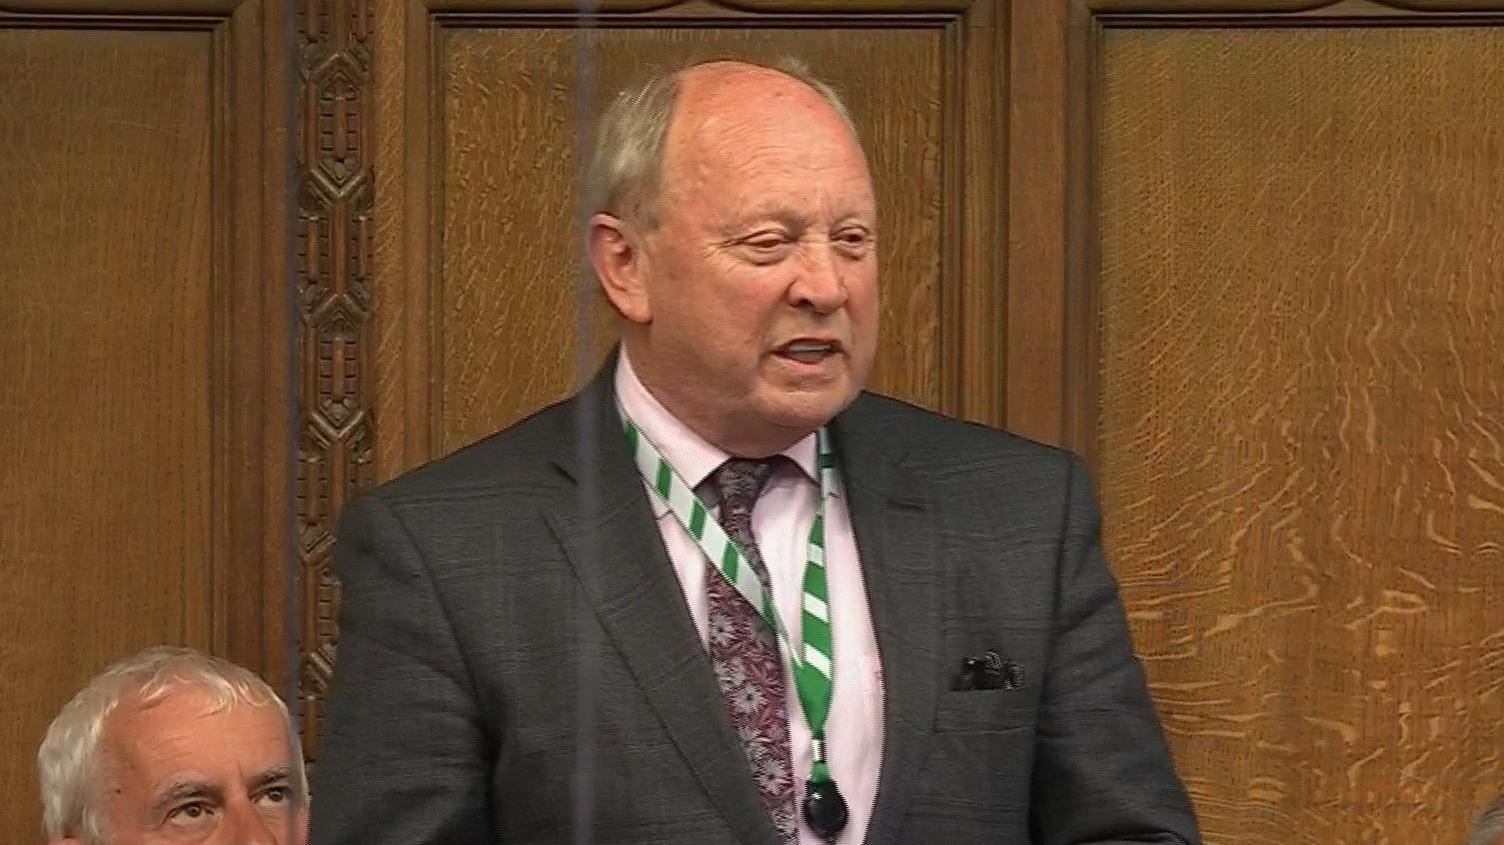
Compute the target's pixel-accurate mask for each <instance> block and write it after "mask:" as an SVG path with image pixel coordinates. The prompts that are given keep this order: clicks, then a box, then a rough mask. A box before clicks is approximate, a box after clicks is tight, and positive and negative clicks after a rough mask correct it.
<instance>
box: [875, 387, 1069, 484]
mask: <svg viewBox="0 0 1504 845" xmlns="http://www.w3.org/2000/svg"><path fill="white" fill-rule="evenodd" d="M851 412H852V416H853V419H854V421H855V422H856V423H857V425H858V426H859V427H860V430H862V431H863V432H865V433H866V434H865V436H878V437H890V438H894V439H898V438H901V439H902V440H903V442H904V446H905V448H906V449H907V451H908V452H909V455H910V457H911V459H912V460H916V461H922V462H927V463H939V464H952V463H956V464H960V465H965V466H972V467H975V466H977V465H978V464H979V463H985V464H994V463H997V462H1007V463H1021V464H1026V465H1038V466H1042V467H1057V468H1060V469H1065V468H1066V467H1067V466H1068V465H1069V463H1070V462H1071V461H1072V460H1074V456H1073V455H1072V453H1071V452H1069V451H1067V450H1065V449H1061V448H1060V447H1058V446H1050V445H1048V444H1045V443H1040V442H1038V441H1036V440H1031V439H1029V438H1027V437H1024V436H1023V435H1021V434H1016V433H1014V432H1011V431H1007V430H1006V429H1001V428H994V427H992V426H989V425H984V424H982V423H977V422H969V421H967V420H961V419H957V418H955V417H949V416H946V415H944V414H940V413H936V412H934V411H930V410H927V409H924V408H921V407H919V406H917V405H913V404H910V403H908V402H905V401H903V400H900V399H895V398H893V397H890V396H883V395H881V394H878V393H866V392H864V393H862V394H861V396H860V397H858V399H857V401H856V402H855V403H854V404H853V405H852V407H851Z"/></svg>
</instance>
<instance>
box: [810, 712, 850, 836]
mask: <svg viewBox="0 0 1504 845" xmlns="http://www.w3.org/2000/svg"><path fill="white" fill-rule="evenodd" d="M814 751H815V761H814V765H813V766H811V767H810V772H809V780H808V781H806V782H805V784H804V820H805V821H806V822H808V823H809V829H810V830H812V831H814V832H815V835H816V836H818V837H820V838H821V839H823V840H825V841H826V842H828V843H830V845H835V841H836V837H837V836H838V835H840V833H841V831H843V830H845V829H846V821H847V819H848V818H850V814H849V813H848V812H847V810H846V799H845V798H842V797H841V791H840V790H839V789H837V788H836V781H835V778H833V777H831V776H830V766H828V765H827V764H826V762H825V738H824V737H823V736H817V737H815V741H814Z"/></svg>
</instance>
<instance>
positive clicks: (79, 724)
mask: <svg viewBox="0 0 1504 845" xmlns="http://www.w3.org/2000/svg"><path fill="white" fill-rule="evenodd" d="M37 767H38V770H39V773H40V775H41V787H42V789H41V791H42V817H43V827H44V832H45V835H46V836H47V839H48V841H49V842H51V843H54V845H57V843H72V844H73V845H149V844H150V843H163V845H168V843H171V845H303V843H305V842H306V841H307V820H308V804H307V799H306V796H307V789H306V786H305V783H304V777H303V756H302V752H301V751H300V750H299V748H298V741H297V732H296V731H294V730H293V726H292V723H291V721H290V720H289V719H288V715H287V708H286V707H285V706H284V705H283V704H282V701H281V699H279V698H278V697H277V695H276V693H274V692H272V690H271V688H270V687H268V686H267V685H266V683H265V682H263V681H262V680H261V679H260V678H258V677H256V676H255V675H254V674H252V673H251V672H249V671H247V670H245V669H243V668H241V667H239V666H236V665H234V664H233V663H229V662H226V661H224V660H221V659H219V658H215V657H210V656H208V655H204V654H201V653H199V652H196V651H193V650H191V649H185V648H170V647H165V646H164V647H157V648H150V649H147V650H145V651H143V652H140V653H139V654H136V655H134V656H132V657H128V658H126V659H124V660H122V661H120V662H118V663H116V664H114V665H113V666H110V667H109V668H108V669H106V670H104V672H102V673H100V674H99V675H98V676H97V677H95V678H94V679H93V680H92V681H90V682H89V684H88V686H86V687H84V688H83V690H82V691H80V692H79V693H78V695H76V696H74V697H73V700H72V701H69V702H68V703H67V704H66V705H65V706H64V707H63V709H62V711H61V712H60V713H58V715H57V718H56V719H54V720H53V722H52V726H51V727H50V728H48V730H47V737H46V739H45V740H44V741H43V742H42V747H41V750H40V751H39V752H38V753H37Z"/></svg>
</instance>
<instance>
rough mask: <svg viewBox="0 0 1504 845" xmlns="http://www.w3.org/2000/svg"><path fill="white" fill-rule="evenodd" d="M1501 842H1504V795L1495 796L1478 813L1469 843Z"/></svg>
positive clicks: (1495, 844) (1496, 843) (1486, 843)
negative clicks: (1491, 801)
mask: <svg viewBox="0 0 1504 845" xmlns="http://www.w3.org/2000/svg"><path fill="white" fill-rule="evenodd" d="M1500 842H1504V795H1500V796H1499V797H1498V798H1495V799H1494V800H1493V803H1491V804H1489V805H1488V806H1487V807H1485V808H1484V809H1483V812H1482V813H1479V814H1478V821H1477V822H1476V823H1474V824H1473V835H1472V836H1469V837H1468V839H1467V845H1498V843H1500Z"/></svg>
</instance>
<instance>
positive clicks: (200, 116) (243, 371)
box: [0, 2, 291, 842]
mask: <svg viewBox="0 0 1504 845" xmlns="http://www.w3.org/2000/svg"><path fill="white" fill-rule="evenodd" d="M209 11H213V10H212V9H211V10H209ZM114 13H115V14H117V15H118V16H119V17H118V19H117V20H115V21H114V22H113V23H112V24H111V25H109V26H101V25H99V24H98V19H97V18H95V17H85V16H80V15H76V14H73V13H70V12H68V10H66V9H64V8H62V7H61V6H60V5H59V4H53V5H51V6H49V7H48V8H47V15H45V16H43V15H28V14H22V13H20V12H14V13H0V102H3V103H4V104H5V107H4V110H3V112H0V185H4V186H5V189H4V193H5V202H4V203H3V204H0V299H3V301H4V303H5V306H4V307H3V308H0V361H4V362H5V363H4V366H3V367H0V573H3V577H0V581H3V582H4V590H3V591H4V594H5V605H6V607H7V611H6V612H5V613H4V614H0V675H3V676H4V677H5V678H6V679H7V682H6V695H5V696H4V699H3V701H0V795H4V796H5V799H4V801H5V810H4V812H0V841H4V842H31V841H36V840H37V837H38V835H39V831H40V827H39V822H38V815H39V813H38V809H39V804H38V800H37V793H36V771H35V765H34V760H35V754H36V750H37V746H38V744H39V743H40V741H41V739H42V734H43V731H44V730H45V728H46V726H47V724H48V722H49V721H50V720H51V719H52V717H53V716H54V715H55V714H56V712H57V710H58V708H59V707H60V706H61V705H62V704H63V702H64V701H66V700H67V699H68V698H69V697H70V696H72V695H73V693H74V692H75V691H76V690H77V689H78V688H79V687H80V686H81V685H82V684H83V683H84V682H85V681H86V680H87V679H88V678H89V677H90V676H92V675H93V674H94V673H96V672H97V671H99V670H100V669H101V668H103V667H104V665H105V664H107V663H109V662H111V661H113V660H115V659H118V658H120V657H122V656H124V655H126V654H128V653H130V652H132V651H135V650H137V649H139V648H141V647H143V646H146V645H150V644H156V643H179V644H188V645H193V646H197V647H201V648H207V649H212V650H214V651H216V652H218V653H220V654H225V655H227V656H229V657H231V658H232V659H235V660H237V661H240V662H243V663H245V664H247V665H249V666H251V667H252V668H254V669H257V670H258V671H261V672H263V673H265V674H266V675H267V677H268V678H270V679H271V680H272V681H273V682H274V683H278V684H280V683H281V682H282V681H284V680H285V678H286V672H285V666H284V660H285V657H286V649H285V645H284V643H283V642H282V628H281V620H282V610H283V596H284V593H285V592H286V590H287V581H286V579H287V577H288V575H289V574H290V571H291V570H290V568H289V566H288V562H289V561H288V555H287V552H286V546H285V543H286V536H287V535H286V531H285V524H284V523H285V520H284V519H283V518H282V513H283V512H284V511H283V509H284V508H285V507H286V505H287V495H286V488H285V484H286V473H285V470H284V467H285V466H286V464H287V454H286V438H285V437H284V436H283V435H282V431H283V427H284V422H283V421H284V420H285V418H286V415H287V413H288V403H287V401H286V397H285V384H286V372H287V362H286V359H285V355H286V351H287V347H286V344H285V342H284V341H283V340H282V334H283V333H285V331H286V321H285V319H284V317H283V315H284V313H285V310H286V300H285V291H286V289H285V288H284V287H282V286H281V285H280V283H279V281H278V280H279V279H280V277H281V273H280V270H281V268H282V266H283V263H284V262H283V260H282V255H283V251H284V249H285V238H284V237H283V236H282V234H281V232H282V225H281V224H282V221H281V214H282V212H281V205H280V199H279V198H278V196H279V195H280V193H281V182H282V179H283V176H284V174H285V168H284V166H283V162H282V160H281V158H280V155H279V150H280V149H281V148H280V146H279V145H280V141H279V140H278V139H279V130H277V129H276V128H274V127H270V126H268V124H267V121H266V118H267V115H268V113H270V114H271V116H272V119H280V115H279V114H278V113H277V112H278V111H279V109H280V106H277V105H276V102H277V101H278V98H279V96H280V91H279V89H278V88H277V85H278V84H279V79H280V73H279V72H278V71H277V70H276V64H275V55H273V61H274V64H273V65H272V66H271V67H270V68H268V67H267V66H265V65H264V64H263V60H264V59H265V57H266V55H267V52H266V51H267V50H268V48H269V43H275V42H269V36H268V28H267V26H266V23H267V21H266V19H265V18H264V17H263V16H273V17H275V16H278V15H280V6H268V5H264V4H262V3H259V2H252V3H245V4H242V5H241V6H239V7H238V9H237V10H236V11H235V13H234V14H233V15H230V16H228V17H200V16H195V15H194V14H191V13H183V14H179V15H174V16H170V17H152V16H130V15H129V14H128V10H124V9H116V10H114ZM276 30H277V28H276V27H273V28H272V30H271V31H272V32H276ZM263 39H268V40H263ZM272 49H277V48H275V47H273V48H272ZM232 60H233V62H232ZM232 67H233V68H234V71H233V72H231V71H230V69H231V68H232ZM267 193H273V194H274V195H272V196H268V195H267ZM269 280H270V284H269V283H268V281H269Z"/></svg>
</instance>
